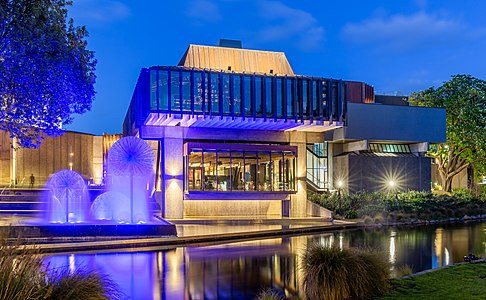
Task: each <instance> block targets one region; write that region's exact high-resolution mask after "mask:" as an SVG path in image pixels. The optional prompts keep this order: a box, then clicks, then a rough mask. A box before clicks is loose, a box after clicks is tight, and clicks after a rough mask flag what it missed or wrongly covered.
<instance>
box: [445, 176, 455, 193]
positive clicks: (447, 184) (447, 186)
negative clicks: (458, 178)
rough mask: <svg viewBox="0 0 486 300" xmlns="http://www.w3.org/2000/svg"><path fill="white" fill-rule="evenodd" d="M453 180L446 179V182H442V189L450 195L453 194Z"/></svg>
mask: <svg viewBox="0 0 486 300" xmlns="http://www.w3.org/2000/svg"><path fill="white" fill-rule="evenodd" d="M452 178H454V177H450V178H446V179H445V180H443V181H442V189H443V190H444V191H446V192H448V193H450V192H452Z"/></svg>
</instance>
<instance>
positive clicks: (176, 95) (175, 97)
mask: <svg viewBox="0 0 486 300" xmlns="http://www.w3.org/2000/svg"><path fill="white" fill-rule="evenodd" d="M170 75H171V76H170V109H171V110H172V111H180V103H181V97H180V91H179V86H180V82H179V71H171V72H170Z"/></svg>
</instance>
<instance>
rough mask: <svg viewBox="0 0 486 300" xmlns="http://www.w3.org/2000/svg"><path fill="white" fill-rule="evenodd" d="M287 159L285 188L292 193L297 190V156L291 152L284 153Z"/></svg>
mask: <svg viewBox="0 0 486 300" xmlns="http://www.w3.org/2000/svg"><path fill="white" fill-rule="evenodd" d="M284 159H285V178H284V180H285V187H288V189H289V190H290V191H294V190H295V155H294V153H292V152H290V151H285V152H284Z"/></svg>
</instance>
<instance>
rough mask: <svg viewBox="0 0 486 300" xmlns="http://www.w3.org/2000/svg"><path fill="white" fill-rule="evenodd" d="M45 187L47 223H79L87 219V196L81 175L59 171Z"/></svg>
mask: <svg viewBox="0 0 486 300" xmlns="http://www.w3.org/2000/svg"><path fill="white" fill-rule="evenodd" d="M46 187H47V189H48V200H47V210H46V213H47V217H46V219H47V221H48V222H51V223H80V222H84V221H86V220H87V219H88V209H89V195H88V190H87V188H86V183H85V182H84V179H83V177H81V175H79V174H78V173H76V172H75V171H72V170H62V171H59V172H57V173H55V174H54V175H53V176H52V177H51V179H49V181H48V182H47V184H46Z"/></svg>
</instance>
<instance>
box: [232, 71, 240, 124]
mask: <svg viewBox="0 0 486 300" xmlns="http://www.w3.org/2000/svg"><path fill="white" fill-rule="evenodd" d="M233 99H234V100H233V103H234V106H235V115H236V116H240V115H241V77H240V76H239V75H235V76H233Z"/></svg>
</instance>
